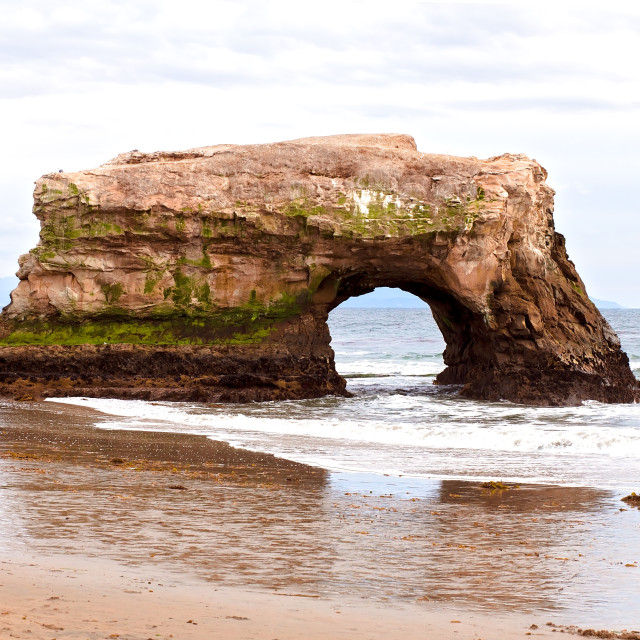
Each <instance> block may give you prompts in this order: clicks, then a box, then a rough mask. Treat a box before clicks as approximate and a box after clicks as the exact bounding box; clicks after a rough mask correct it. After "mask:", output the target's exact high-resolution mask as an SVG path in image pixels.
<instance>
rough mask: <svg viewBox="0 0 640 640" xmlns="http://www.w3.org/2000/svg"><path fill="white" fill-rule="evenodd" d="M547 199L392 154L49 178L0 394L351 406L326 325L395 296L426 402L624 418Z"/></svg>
mask: <svg viewBox="0 0 640 640" xmlns="http://www.w3.org/2000/svg"><path fill="white" fill-rule="evenodd" d="M545 179H546V172H545V170H544V169H543V168H542V167H541V166H540V165H539V164H538V163H537V162H535V161H533V160H530V159H528V158H527V157H525V156H522V155H510V154H505V155H503V156H499V157H495V158H490V159H488V160H478V159H476V158H455V157H450V156H441V155H433V154H425V153H420V152H418V151H417V149H416V147H415V143H414V141H413V139H412V138H411V137H409V136H404V135H353V136H334V137H328V138H309V139H303V140H294V141H290V142H282V143H278V144H268V145H253V146H233V145H220V146H213V147H202V148H198V149H192V150H189V151H184V152H172V153H165V152H158V153H151V154H144V153H140V152H137V151H134V152H130V153H126V154H122V155H120V156H118V157H117V158H115V159H114V160H112V161H110V162H108V163H107V164H105V165H102V166H101V167H98V168H97V169H93V170H89V171H82V172H78V173H67V174H57V173H56V174H48V175H45V176H43V177H42V178H40V179H39V180H38V181H37V183H36V188H35V193H34V199H35V204H34V213H35V215H36V216H38V218H39V219H40V221H41V224H42V230H41V234H40V242H39V244H38V246H37V247H36V248H35V249H33V250H32V251H31V252H30V253H29V254H27V255H25V256H22V257H21V258H20V269H19V272H18V276H19V277H20V279H21V281H20V285H19V286H18V288H17V289H16V290H15V291H14V292H13V294H12V303H11V304H10V305H9V306H8V307H7V308H6V309H5V310H4V312H3V316H2V318H3V324H2V327H3V328H2V331H1V333H0V344H2V345H4V346H3V347H1V348H0V379H2V380H4V384H5V386H7V385H18V386H20V384H22V385H24V384H26V383H25V382H24V381H25V380H28V379H29V378H31V380H32V382H33V383H35V384H40V383H42V382H43V381H44V382H46V381H48V383H49V385H50V389H49V391H48V392H49V393H71V392H73V393H78V392H79V391H80V390H82V392H84V393H93V394H98V393H99V394H106V395H109V394H111V395H132V394H137V396H138V397H176V398H178V397H193V398H197V399H220V398H222V399H231V400H237V399H253V398H258V399H266V398H283V397H310V396H316V395H322V394H326V393H345V385H344V380H342V379H341V378H340V377H339V376H338V375H337V374H336V373H335V369H334V365H333V352H332V350H331V348H330V344H329V343H330V336H329V333H328V329H327V326H326V319H327V316H328V313H329V311H330V310H331V309H333V308H334V307H335V306H336V305H338V304H339V303H340V302H342V301H344V300H345V299H347V298H348V297H350V296H357V295H361V294H363V293H366V292H368V291H371V290H372V289H373V288H375V287H377V286H391V287H400V288H402V289H405V290H407V291H410V292H411V293H414V294H416V295H417V296H419V297H421V298H422V299H423V300H426V301H427V302H428V303H429V304H430V305H431V309H432V311H433V315H434V317H435V319H436V322H437V323H438V326H439V327H440V329H441V331H442V333H443V336H444V338H445V340H446V342H447V349H446V351H445V363H446V364H447V365H448V368H447V369H446V370H445V371H444V372H443V373H442V374H441V375H440V376H439V377H438V382H440V383H455V384H462V385H464V387H463V393H465V394H467V395H469V396H472V397H476V398H484V399H498V398H506V399H512V400H516V401H521V402H527V403H535V404H565V403H577V402H580V401H581V400H583V399H589V398H590V399H596V400H602V401H608V402H618V401H621V402H628V401H632V400H633V399H634V398H635V397H636V395H637V385H636V382H635V379H634V377H633V375H632V373H631V371H630V369H629V366H628V361H627V358H626V356H625V354H624V353H622V352H621V351H620V346H619V342H618V339H617V337H616V336H615V334H614V333H613V331H612V330H611V329H610V327H609V326H608V325H607V323H606V321H605V320H604V319H603V318H602V317H601V315H600V313H599V312H598V311H597V309H596V308H595V307H594V305H593V304H592V303H591V302H590V301H589V299H588V297H587V295H586V292H585V287H584V284H583V283H582V281H581V279H580V277H579V276H578V274H577V273H576V271H575V268H574V266H573V264H572V263H571V262H570V261H569V260H568V259H567V255H566V252H565V248H564V239H563V238H562V236H561V235H559V234H557V233H556V232H555V231H554V226H553V190H552V189H551V188H550V187H548V186H547V184H546V182H545ZM28 345H29V346H28ZM38 345H58V346H57V347H56V349H55V350H54V351H47V350H46V349H45V348H44V347H42V346H38ZM114 345H115V346H114ZM124 353H126V354H127V355H126V356H123V355H122V354H124ZM118 354H119V355H118ZM125 361H126V362H128V364H125ZM118 362H120V364H117V363H118ZM176 362H181V363H182V364H181V365H176ZM63 379H64V384H62V383H61V382H60V381H61V380H63ZM20 381H22V382H21V383H20ZM16 388H18V387H16ZM20 388H22V387H20ZM92 389H93V391H92ZM70 390H71V391H70ZM169 390H171V391H169ZM163 394H164V395H163Z"/></svg>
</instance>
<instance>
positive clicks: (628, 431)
mask: <svg viewBox="0 0 640 640" xmlns="http://www.w3.org/2000/svg"><path fill="white" fill-rule="evenodd" d="M56 402H67V403H74V404H80V403H81V404H83V405H84V406H90V407H92V408H94V409H97V410H99V411H102V412H104V413H107V414H111V415H113V416H120V417H125V418H127V420H125V421H117V422H116V421H113V420H112V421H109V422H108V423H102V424H101V425H100V426H103V427H107V428H129V429H151V430H163V431H164V430H170V431H182V432H189V433H199V434H204V435H211V436H220V437H223V438H225V439H226V438H228V437H234V438H236V439H237V436H239V434H245V435H244V436H243V437H244V438H246V437H247V435H246V434H251V433H254V434H269V435H273V436H296V437H303V438H308V439H316V440H323V441H342V442H344V441H349V442H360V443H368V444H380V445H402V446H409V447H416V448H420V449H476V450H483V451H484V450H489V451H503V452H522V453H524V452H540V451H545V452H548V453H558V452H561V453H574V454H605V455H608V456H615V457H628V456H638V457H640V405H600V404H597V403H592V404H590V405H584V406H582V407H577V408H572V409H571V410H567V409H564V408H561V409H540V408H529V407H517V406H514V405H509V404H506V403H505V404H492V405H488V404H484V405H483V404H481V403H475V402H464V403H460V406H459V407H458V408H457V411H456V413H455V414H452V413H448V412H447V404H446V403H445V404H443V403H438V402H434V401H431V405H432V406H431V409H432V416H431V417H432V420H431V421H429V422H427V421H425V420H424V419H420V418H419V417H418V416H415V418H418V419H415V418H413V419H412V415H411V414H412V412H416V413H418V412H421V411H420V410H422V411H423V410H424V409H425V408H426V405H427V404H428V403H429V402H430V401H429V400H428V399H427V400H425V399H424V398H417V397H413V396H401V395H390V396H386V397H385V396H383V397H380V398H374V399H366V400H365V401H363V402H359V403H358V404H359V405H360V410H362V411H367V410H369V411H372V412H374V413H375V414H377V415H378V416H379V418H378V419H376V417H375V416H374V417H370V418H369V419H357V418H356V419H354V417H351V418H343V417H340V416H338V415H335V414H333V415H332V413H331V412H323V411H322V410H321V409H319V408H318V409H316V412H315V413H319V414H320V416H319V417H318V418H313V419H309V418H306V419H304V418H301V417H300V415H299V414H300V411H299V409H300V407H299V406H298V411H296V410H293V411H291V412H290V416H291V417H283V416H282V415H277V414H278V412H274V413H275V414H276V415H270V416H269V415H266V416H265V415H252V412H251V410H249V411H243V410H242V409H237V410H236V411H228V410H226V409H223V410H220V409H212V410H210V411H209V412H202V410H199V411H197V412H193V411H191V410H190V408H189V405H181V404H169V403H149V402H144V401H137V400H111V399H102V398H99V399H94V398H65V399H60V400H56ZM280 404H283V403H280ZM288 404H289V405H295V404H296V403H288ZM292 408H293V407H292ZM353 409H355V410H354V411H352V412H345V413H346V414H347V415H349V414H350V413H357V411H358V409H357V408H355V407H353ZM390 414H394V415H395V419H393V420H390V419H389V416H390ZM307 415H308V414H307ZM383 415H385V418H384V419H383V418H382V416H383ZM611 418H615V419H616V420H617V421H618V422H619V423H622V426H606V423H608V422H610V420H611ZM625 421H627V422H631V423H633V424H629V425H628V426H623V424H624V422H625ZM603 423H604V424H603ZM310 445H311V446H315V444H312V443H310Z"/></svg>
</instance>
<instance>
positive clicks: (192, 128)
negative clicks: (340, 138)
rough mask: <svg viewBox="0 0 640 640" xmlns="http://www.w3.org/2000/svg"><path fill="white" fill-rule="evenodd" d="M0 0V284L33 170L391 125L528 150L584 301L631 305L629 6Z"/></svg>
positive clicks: (633, 217) (634, 37)
mask: <svg viewBox="0 0 640 640" xmlns="http://www.w3.org/2000/svg"><path fill="white" fill-rule="evenodd" d="M0 7H1V9H2V16H3V20H2V21H1V22H0V109H2V113H3V118H4V125H5V126H4V127H3V129H4V131H3V156H2V160H0V162H1V163H2V164H1V166H0V169H1V171H0V176H2V178H1V179H0V195H1V196H2V199H1V200H0V201H1V202H2V206H1V207H0V233H1V234H2V239H3V242H2V243H1V245H0V275H7V274H10V273H12V272H13V271H15V268H16V266H17V255H18V253H21V252H24V251H27V250H28V249H29V247H30V246H33V244H35V241H36V238H37V234H36V229H37V225H36V224H35V218H33V217H32V216H31V214H30V207H31V205H30V199H31V189H32V182H33V181H34V180H35V179H36V178H37V177H38V176H39V175H40V174H42V173H44V172H47V171H51V170H56V169H58V168H62V169H65V170H76V169H82V168H89V167H92V166H96V165H98V164H100V163H102V162H105V161H106V160H108V159H109V158H110V157H113V156H115V155H116V154H117V153H120V152H122V151H126V150H129V149H133V148H138V149H143V150H154V149H160V148H174V149H175V148H187V147H192V146H199V145H204V144H214V143H218V142H236V143H246V142H267V141H273V140H279V139H287V138H294V137H302V136H308V135H316V134H317V135H323V134H330V133H342V132H357V131H405V132H407V133H411V134H413V135H414V136H415V137H416V139H417V141H418V144H419V146H420V147H421V148H422V149H423V150H425V151H429V152H441V153H453V154H459V155H476V156H479V157H486V156H491V155H496V154H498V153H501V152H504V151H514V152H524V153H527V154H528V155H530V156H532V157H536V158H537V159H538V160H539V161H540V162H542V164H544V165H545V166H546V167H547V168H548V169H549V170H550V176H549V182H550V184H551V185H552V186H554V187H555V188H556V189H557V190H558V196H557V207H556V219H557V224H558V228H559V229H560V230H561V231H563V232H565V233H566V235H567V243H568V247H569V251H570V253H571V254H572V256H573V257H574V258H575V259H576V263H577V266H578V268H579V270H580V272H581V275H583V277H584V278H585V280H586V282H587V285H588V287H589V290H590V293H591V294H592V295H596V296H597V297H601V298H609V299H616V300H618V301H619V302H621V303H623V304H627V305H638V306H640V290H639V289H638V287H636V285H635V283H634V282H633V278H632V277H626V276H624V275H621V274H624V273H630V272H633V271H635V272H638V271H639V270H640V258H635V257H633V256H635V255H636V254H637V253H638V252H637V251H636V250H635V246H636V245H637V244H638V240H640V227H639V226H638V222H637V220H638V217H637V214H638V207H637V205H636V198H635V197H634V196H633V186H632V185H633V184H634V183H635V170H634V165H635V163H636V159H635V148H637V147H638V146H639V143H640V139H639V138H640V132H639V131H638V126H637V122H638V115H639V113H638V112H639V111H640V89H639V87H640V69H639V68H638V66H637V60H638V59H640V7H636V6H635V5H622V4H616V3H607V4H606V5H604V4H600V3H579V4H576V3H560V2H556V3H553V4H550V3H539V2H537V3H529V2H527V3H524V2H522V3H520V2H503V3H493V4H487V3H480V2H464V3H452V2H441V3H425V2H417V1H416V2H412V1H403V0H396V2H394V3H389V2H386V3H377V2H353V1H352V2H350V1H348V0H345V1H343V2H324V3H306V4H304V3H303V4H301V3H299V2H272V1H268V0H267V1H265V2H204V1H202V2H197V1H194V0H182V1H181V2H179V3H176V2H175V1H172V2H169V1H164V0H163V1H152V0H148V1H147V0H130V1H129V2H121V1H115V0H111V1H106V0H105V1H102V2H100V3H87V2H80V1H78V2H76V1H69V0H65V1H63V2H57V3H51V2H44V1H42V0H23V1H22V2H20V3H10V2H8V1H6V0H5V1H3V0H0ZM585 188H586V189H587V191H588V193H587V194H585V193H584V191H585ZM9 216H10V217H11V218H12V219H13V221H11V222H10V221H9V220H8V217H9ZM593 230H597V232H595V233H594V232H593ZM595 247H597V249H596V248H595ZM592 283H593V284H592Z"/></svg>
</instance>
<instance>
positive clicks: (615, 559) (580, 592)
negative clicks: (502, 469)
mask: <svg viewBox="0 0 640 640" xmlns="http://www.w3.org/2000/svg"><path fill="white" fill-rule="evenodd" d="M0 420H1V421H2V425H3V426H2V439H1V440H0V453H1V454H3V457H2V458H0V494H1V500H0V504H1V505H2V507H0V508H1V509H2V512H0V516H2V524H0V527H1V529H2V535H1V536H0V540H2V543H1V544H2V545H4V547H5V548H8V549H12V548H14V549H19V548H21V547H24V546H28V547H29V548H31V549H36V550H39V551H40V552H42V553H46V552H47V551H48V550H50V551H55V552H56V553H58V552H62V553H65V554H82V555H84V556H88V557H108V558H111V559H114V560H117V561H119V562H123V563H127V564H138V565H144V564H152V565H158V564H161V565H162V566H163V568H165V569H170V570H171V571H174V572H175V573H176V575H178V574H180V575H183V576H189V577H190V578H196V579H205V580H212V581H216V582H219V583H220V584H224V585H230V586H231V585H245V586H246V585H251V586H258V587H260V588H264V589H269V590H278V591H286V592H296V593H301V594H306V595H309V596H329V595H331V596H336V595H338V596H339V595H341V594H342V595H346V594H349V595H351V596H361V597H365V598H374V599H381V600H383V599H384V600H392V601H393V600H405V601H413V602H415V601H418V602H424V603H428V602H431V603H433V602H436V603H437V602H449V603H459V604H460V605H464V606H465V607H469V606H470V607H478V608H483V609H486V608H491V607H497V608H501V609H509V610H518V611H538V612H540V611H546V612H553V613H554V615H556V616H558V617H557V618H556V619H557V620H560V621H562V620H566V621H568V622H574V621H576V615H579V616H580V618H579V620H580V621H584V622H591V621H595V622H597V623H599V624H600V625H605V624H611V625H619V624H628V625H633V624H634V623H637V622H638V617H639V616H638V614H637V613H634V609H635V605H634V602H636V601H637V598H638V596H640V581H639V576H640V574H638V569H637V568H634V567H633V564H634V563H635V564H636V565H637V564H640V563H638V560H640V552H639V551H638V549H639V548H640V545H639V544H638V543H639V542H640V510H638V509H626V510H623V511H621V510H620V509H621V508H622V509H624V508H625V507H624V504H623V503H620V502H619V500H618V499H617V497H616V496H614V495H612V494H611V493H610V492H608V491H599V490H596V489H589V488H562V487H540V486H523V487H520V488H511V489H510V490H508V491H490V490H487V489H483V488H482V487H480V486H479V485H477V484H473V483H466V482H459V481H435V480H434V481H425V480H417V479H411V478H392V477H381V476H366V475H357V476H356V475H349V474H328V473H326V472H324V471H322V470H318V469H314V468H310V467H306V466H304V465H297V464H294V463H289V462H286V461H282V460H278V459H276V458H273V457H272V456H263V455H261V454H252V453H250V452H245V451H238V450H235V449H232V448H230V447H228V446H226V445H224V444H221V443H214V442H211V441H209V440H207V439H205V438H201V437H197V436H176V435H174V434H159V433H153V434H147V433H144V432H117V431H101V430H97V429H93V428H91V426H90V425H91V424H92V421H91V412H89V411H86V410H83V409H77V408H74V407H53V406H51V405H30V406H26V407H25V406H17V405H7V404H5V405H0ZM30 456H34V457H30ZM628 565H631V566H628ZM425 606H430V605H427V604H425ZM634 618H635V619H634Z"/></svg>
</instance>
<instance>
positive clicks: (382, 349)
mask: <svg viewBox="0 0 640 640" xmlns="http://www.w3.org/2000/svg"><path fill="white" fill-rule="evenodd" d="M328 325H329V331H330V333H331V346H332V348H333V351H334V358H335V366H336V370H337V372H338V374H339V375H341V376H342V377H344V378H345V379H346V380H347V390H348V391H350V392H357V391H358V390H360V389H363V388H371V387H372V386H373V387H374V388H376V389H379V390H391V391H393V392H394V393H395V392H398V391H399V387H400V386H401V387H403V389H402V390H401V393H407V392H408V390H409V389H413V390H415V391H417V390H419V389H424V385H425V384H429V383H431V382H433V380H434V379H435V377H436V375H437V374H439V373H440V372H441V371H442V370H443V369H444V367H445V365H444V362H443V359H442V356H443V352H444V349H445V347H446V344H445V342H444V339H443V337H442V333H441V332H440V329H439V328H438V326H437V324H436V323H435V321H434V319H433V316H432V314H431V311H430V308H429V305H428V304H427V303H425V302H424V301H422V300H421V299H420V298H418V297H417V296H415V295H413V294H410V293H408V292H405V291H402V290H401V289H398V288H389V287H378V288H376V289H375V290H374V291H373V292H371V293H368V294H363V295H362V296H357V297H351V298H349V299H348V300H346V301H344V302H342V303H341V304H340V305H338V306H337V307H336V308H334V309H333V310H332V311H331V312H330V314H329V319H328Z"/></svg>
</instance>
